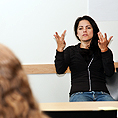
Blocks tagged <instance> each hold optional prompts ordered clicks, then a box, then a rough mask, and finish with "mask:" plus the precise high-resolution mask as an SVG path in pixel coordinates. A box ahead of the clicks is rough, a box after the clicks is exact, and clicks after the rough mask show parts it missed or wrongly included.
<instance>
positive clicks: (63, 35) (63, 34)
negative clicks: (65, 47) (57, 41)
mask: <svg viewBox="0 0 118 118" xmlns="http://www.w3.org/2000/svg"><path fill="white" fill-rule="evenodd" d="M65 34H66V30H64V32H63V33H62V35H61V37H62V39H64V37H65Z"/></svg>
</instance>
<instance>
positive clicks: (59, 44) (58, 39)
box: [54, 30, 66, 52]
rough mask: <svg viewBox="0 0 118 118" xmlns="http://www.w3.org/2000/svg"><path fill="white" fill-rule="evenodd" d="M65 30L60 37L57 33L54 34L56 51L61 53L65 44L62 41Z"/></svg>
mask: <svg viewBox="0 0 118 118" xmlns="http://www.w3.org/2000/svg"><path fill="white" fill-rule="evenodd" d="M65 33H66V30H65V31H64V32H63V33H62V35H61V36H59V35H58V33H57V32H55V34H54V37H55V38H56V42H57V51H59V52H63V49H64V47H65V46H66V42H65V40H64V37H65Z"/></svg>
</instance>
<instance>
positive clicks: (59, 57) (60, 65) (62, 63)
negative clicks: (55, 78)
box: [55, 51, 68, 74]
mask: <svg viewBox="0 0 118 118" xmlns="http://www.w3.org/2000/svg"><path fill="white" fill-rule="evenodd" d="M67 67H68V62H67V60H66V59H65V58H64V52H58V51H57V52H56V56H55V68H56V72H57V73H58V74H63V73H64V72H65V71H66V69H67Z"/></svg>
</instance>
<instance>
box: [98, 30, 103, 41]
mask: <svg viewBox="0 0 118 118" xmlns="http://www.w3.org/2000/svg"><path fill="white" fill-rule="evenodd" d="M98 38H99V40H100V41H102V33H101V32H98Z"/></svg>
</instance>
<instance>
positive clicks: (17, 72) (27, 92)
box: [0, 44, 48, 118]
mask: <svg viewBox="0 0 118 118" xmlns="http://www.w3.org/2000/svg"><path fill="white" fill-rule="evenodd" d="M0 118H48V116H46V115H45V114H44V113H43V112H42V111H40V109H39V105H38V103H37V102H36V101H35V99H34V97H33V94H32V91H31V89H30V86H29V83H28V79H27V76H26V74H25V72H24V70H23V68H22V66H21V63H20V61H19V60H18V59H17V57H16V56H15V55H14V54H13V53H12V51H11V50H10V49H8V48H7V47H6V46H4V45H2V44H0Z"/></svg>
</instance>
